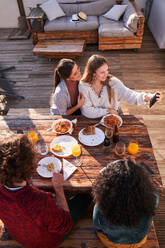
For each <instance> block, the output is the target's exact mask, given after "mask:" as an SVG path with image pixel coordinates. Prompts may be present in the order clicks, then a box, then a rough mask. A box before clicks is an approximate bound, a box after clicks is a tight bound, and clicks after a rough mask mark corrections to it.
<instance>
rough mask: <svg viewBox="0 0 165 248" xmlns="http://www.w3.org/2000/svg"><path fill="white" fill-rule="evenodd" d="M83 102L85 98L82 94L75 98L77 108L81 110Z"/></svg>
mask: <svg viewBox="0 0 165 248" xmlns="http://www.w3.org/2000/svg"><path fill="white" fill-rule="evenodd" d="M84 102H85V97H84V96H83V94H82V93H79V95H78V98H77V106H78V107H79V108H81V107H82V105H83V104H84Z"/></svg>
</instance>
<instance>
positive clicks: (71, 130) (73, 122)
mask: <svg viewBox="0 0 165 248" xmlns="http://www.w3.org/2000/svg"><path fill="white" fill-rule="evenodd" d="M71 122H72V124H73V125H76V124H77V119H74V120H72V121H71ZM73 125H72V128H71V129H70V131H69V134H72V133H73V130H74V127H73Z"/></svg>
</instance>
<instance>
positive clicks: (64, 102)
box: [50, 80, 72, 115]
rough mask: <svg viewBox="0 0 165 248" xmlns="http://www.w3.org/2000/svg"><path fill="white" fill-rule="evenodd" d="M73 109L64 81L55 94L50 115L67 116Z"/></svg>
mask: <svg viewBox="0 0 165 248" xmlns="http://www.w3.org/2000/svg"><path fill="white" fill-rule="evenodd" d="M71 107H72V105H71V100H70V95H69V91H68V88H67V86H66V83H65V81H64V80H62V81H61V82H60V83H59V84H58V85H57V87H56V90H55V92H54V94H53V104H52V106H51V107H50V113H51V114H52V115H66V112H67V110H68V109H69V108H71Z"/></svg>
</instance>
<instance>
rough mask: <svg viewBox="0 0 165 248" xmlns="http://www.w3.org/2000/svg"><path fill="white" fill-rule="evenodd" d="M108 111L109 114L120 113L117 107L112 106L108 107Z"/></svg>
mask: <svg viewBox="0 0 165 248" xmlns="http://www.w3.org/2000/svg"><path fill="white" fill-rule="evenodd" d="M107 113H108V114H115V115H118V112H117V111H116V110H115V109H112V108H109V109H107Z"/></svg>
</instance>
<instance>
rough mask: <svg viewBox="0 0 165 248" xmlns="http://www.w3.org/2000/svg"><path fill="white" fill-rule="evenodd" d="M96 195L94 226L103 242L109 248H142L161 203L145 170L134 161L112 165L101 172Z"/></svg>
mask: <svg viewBox="0 0 165 248" xmlns="http://www.w3.org/2000/svg"><path fill="white" fill-rule="evenodd" d="M92 193H93V197H94V201H95V203H96V204H95V206H94V211H93V224H94V227H95V230H96V234H97V236H98V237H99V239H100V240H101V242H102V243H103V244H104V245H105V246H106V247H109V248H110V247H111V248H119V247H122V248H129V247H131V248H137V247H141V246H142V245H143V244H144V243H145V242H146V240H147V233H148V232H149V229H150V225H151V222H152V219H153V216H154V215H155V210H156V208H157V206H158V201H159V195H158V193H157V190H156V189H155V187H154V186H153V184H152V182H151V181H150V178H149V174H147V172H146V171H145V169H144V168H142V167H141V166H140V165H138V164H136V163H135V162H133V161H132V160H117V161H115V162H112V163H110V164H108V166H107V167H105V168H104V169H103V170H102V171H101V172H100V174H99V176H98V177H97V179H96V181H95V182H94V184H93V189H92Z"/></svg>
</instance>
